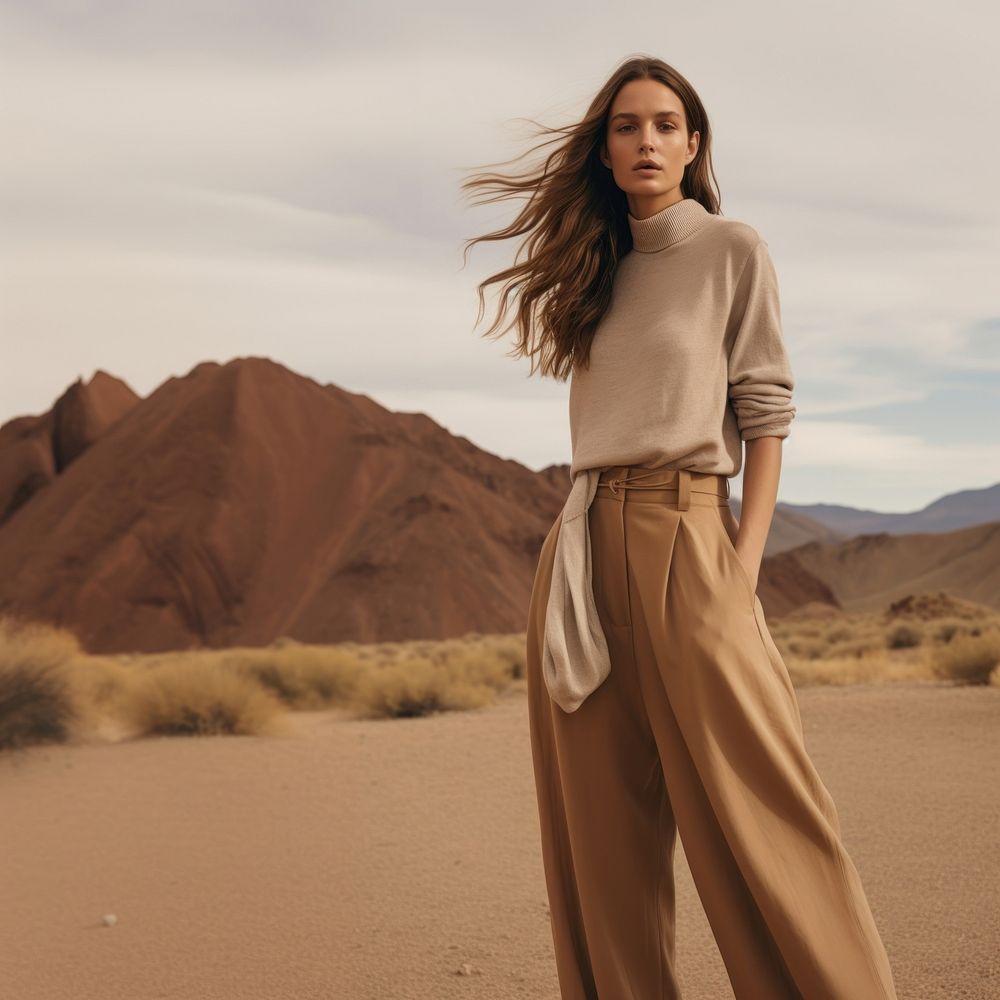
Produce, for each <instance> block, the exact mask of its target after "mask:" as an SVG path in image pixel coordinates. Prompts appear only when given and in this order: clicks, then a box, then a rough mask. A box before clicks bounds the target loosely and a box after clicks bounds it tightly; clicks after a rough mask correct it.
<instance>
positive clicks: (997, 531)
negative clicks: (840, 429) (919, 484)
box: [0, 357, 1000, 652]
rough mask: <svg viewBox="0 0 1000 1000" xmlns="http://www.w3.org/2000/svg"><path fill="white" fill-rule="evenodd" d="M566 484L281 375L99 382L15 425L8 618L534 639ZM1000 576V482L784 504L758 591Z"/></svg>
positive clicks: (177, 639)
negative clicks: (909, 501) (138, 386)
mask: <svg viewBox="0 0 1000 1000" xmlns="http://www.w3.org/2000/svg"><path fill="white" fill-rule="evenodd" d="M569 485H570V483H569V467H568V465H553V466H549V467H548V468H546V469H542V470H541V471H540V472H534V471H532V470H531V469H529V468H527V467H525V466H523V465H521V464H520V463H518V462H515V461H511V460H507V459H501V458H498V457H496V456H495V455H492V454H490V453H489V452H487V451H484V450H483V449H481V448H478V447H476V445H474V444H473V443H472V442H471V441H469V440H468V439H467V438H464V437H460V436H456V435H453V434H451V433H449V432H448V431H446V430H445V429H444V428H442V427H441V426H440V425H438V424H437V423H435V422H434V421H433V420H431V419H430V418H429V417H428V416H426V415H425V414H422V413H397V412H393V411H391V410H388V409H386V408H385V407H383V406H380V405H379V404H378V403H376V402H375V401H374V400H372V399H370V398H369V397H368V396H365V395H363V394H359V393H351V392H347V391H345V390H343V389H341V388H339V387H337V386H335V385H333V384H327V385H321V384H319V383H318V382H316V381H314V380H313V379H310V378H307V377H304V376H302V375H299V374H297V373H295V372H292V371H290V370H289V369H287V368H285V367H283V366H282V365H280V364H277V363H275V362H273V361H271V360H269V359H267V358H258V357H248V358H238V359H234V360H232V361H230V362H228V363H226V364H218V363H215V362H204V363H202V364H199V365H197V366H195V367H194V368H193V369H192V370H191V371H190V372H189V373H188V374H187V375H185V376H183V377H180V378H170V379H168V380H167V381H165V382H164V383H163V384H162V385H160V386H159V387H158V388H157V389H156V390H155V391H154V392H153V393H151V394H150V395H149V396H148V397H146V398H142V397H140V396H138V395H137V394H136V393H135V392H133V391H132V390H131V389H130V388H129V387H128V386H127V385H126V384H125V383H124V382H123V381H122V380H120V379H118V378H116V377H114V376H113V375H110V374H108V373H106V372H104V371H97V372H96V373H95V374H94V375H93V377H92V378H91V379H90V381H89V382H84V381H83V380H82V379H78V380H77V381H76V382H74V383H73V384H72V385H71V386H69V388H67V389H66V391H65V392H64V393H63V394H62V396H60V397H59V399H58V400H56V402H55V403H54V405H53V406H52V408H51V409H50V410H49V411H47V412H46V413H44V414H41V415H39V416H23V417H17V418H14V419H12V420H9V421H8V422H7V423H5V424H4V425H3V426H2V427H0V613H8V614H14V615H18V616H23V617H27V618H35V619H41V620H44V621H49V622H53V623H55V624H60V625H64V626H66V627H69V628H71V629H72V630H73V631H74V632H75V633H76V634H77V635H78V636H79V638H80V641H81V643H82V644H83V646H84V647H85V648H86V649H88V650H90V651H92V652H118V651H129V650H135V651H157V650H167V649H185V648H192V647H198V646H208V647H221V646H230V645H263V644H267V643H270V642H272V641H273V640H274V639H275V638H277V637H279V636H291V637H294V638H296V639H299V640H301V641H303V642H335V641H340V640H348V639H349V640H354V641H358V642H370V641H382V640H396V639H418V638H442V637H447V636H455V635H462V634H464V633H466V632H470V631H475V632H513V631H521V630H523V629H524V626H525V617H526V613H527V604H528V597H529V594H530V591H531V584H532V579H533V576H534V569H535V565H536V562H537V558H538V552H539V549H540V547H541V544H542V541H543V540H544V538H545V535H546V533H547V532H548V530H549V528H550V527H551V525H552V522H553V520H554V519H555V517H556V516H557V515H558V513H559V511H560V510H561V508H562V505H563V502H564V500H565V498H566V494H567V492H568V490H569ZM734 507H735V508H736V510H737V512H738V502H734ZM872 532H878V534H875V535H872V534H871V533H872ZM904 532H905V533H904ZM890 536H891V537H890ZM997 567H1000V484H998V485H995V486H992V487H989V488H988V489H983V490H972V491H964V492H962V493H956V494H952V495H949V496H946V497H943V498H942V499H940V500H938V501H935V502H934V503H933V504H930V505H928V506H927V507H926V508H924V509H923V510H921V511H915V512H912V513H906V514H878V513H875V512H869V511H860V510H853V509H851V508H846V507H837V506H832V505H823V504H815V505H794V504H785V503H779V504H778V505H777V508H776V511H775V515H774V521H773V524H772V531H771V537H770V538H769V541H768V548H767V558H765V560H764V564H763V566H762V569H761V575H760V586H759V590H758V593H759V594H760V596H761V601H762V602H763V603H764V605H765V607H766V609H767V612H768V614H781V613H785V612H787V611H790V610H794V609H796V608H800V607H802V606H803V605H806V604H812V603H815V602H819V603H821V604H826V605H833V606H834V607H836V606H844V607H858V608H861V607H872V608H875V607H878V608H881V607H883V606H884V605H885V603H886V602H887V601H890V600H895V599H899V598H901V597H904V596H906V595H908V594H911V593H913V592H915V591H916V592H923V591H924V590H927V589H933V590H935V591H937V590H943V591H946V592H948V593H950V594H953V595H954V596H955V597H960V598H965V599H967V600H971V601H978V602H980V603H983V604H987V605H990V606H991V607H1000V570H998V568H997Z"/></svg>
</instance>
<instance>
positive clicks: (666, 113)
mask: <svg viewBox="0 0 1000 1000" xmlns="http://www.w3.org/2000/svg"><path fill="white" fill-rule="evenodd" d="M671 115H672V116H673V117H674V118H679V117H680V112H678V111H657V112H656V114H655V115H653V117H654V118H666V117H669V116H671ZM638 117H639V116H638V115H637V114H635V113H634V112H632V111H619V112H618V114H616V115H612V116H611V120H612V121H614V120H615V119H616V118H638Z"/></svg>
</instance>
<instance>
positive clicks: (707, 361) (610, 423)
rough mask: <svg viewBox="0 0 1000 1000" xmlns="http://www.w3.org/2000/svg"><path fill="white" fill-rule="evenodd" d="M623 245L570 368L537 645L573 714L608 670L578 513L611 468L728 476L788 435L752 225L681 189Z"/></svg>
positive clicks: (765, 264) (769, 281)
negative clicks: (563, 491) (560, 502)
mask: <svg viewBox="0 0 1000 1000" xmlns="http://www.w3.org/2000/svg"><path fill="white" fill-rule="evenodd" d="M628 224H629V228H630V230H631V232H632V243H633V247H632V250H631V252H629V253H628V254H626V255H625V256H624V257H623V258H622V259H621V261H619V264H618V269H617V271H616V273H615V276H614V285H613V288H612V294H611V302H610V305H609V307H608V310H607V312H606V313H605V315H604V316H603V317H602V319H601V322H600V324H599V325H598V327H597V331H596V333H595V336H594V341H593V345H592V347H591V355H590V367H589V369H585V368H580V369H578V370H574V372H573V374H572V381H571V386H570V401H569V416H570V435H571V439H572V447H573V458H572V463H571V465H570V477H571V481H572V486H571V489H570V493H569V496H568V497H567V500H566V504H565V506H564V508H563V511H562V514H561V515H560V516H561V518H562V523H561V525H560V531H559V536H558V538H557V540H556V551H555V554H554V564H553V568H552V585H551V590H550V592H549V597H548V605H547V609H546V620H545V639H544V644H543V656H542V663H543V675H544V677H545V682H546V685H547V686H548V689H549V693H550V695H551V696H552V698H553V699H554V700H555V701H556V702H557V703H558V704H559V705H560V706H561V707H562V708H563V709H564V710H565V711H567V712H573V711H575V710H576V709H577V708H579V706H580V705H581V704H582V703H583V701H584V699H585V698H586V697H587V695H588V694H589V693H590V692H591V691H593V690H594V689H596V688H597V687H598V686H599V685H600V684H601V683H602V682H603V681H604V679H605V678H606V677H607V676H608V673H609V672H610V669H611V664H610V660H609V656H608V647H607V642H606V640H605V636H604V633H603V629H602V627H601V623H600V619H599V618H598V614H597V608H596V605H595V603H594V595H593V587H592V577H591V572H592V567H591V550H590V532H589V527H588V517H587V512H588V510H589V508H590V503H591V501H592V500H593V498H594V494H595V493H596V491H597V480H598V477H599V474H600V470H601V469H602V468H603V467H605V466H609V465H631V466H641V467H645V468H652V467H654V466H660V465H667V466H669V467H670V468H677V469H690V470H692V471H697V472H712V473H720V474H722V475H725V476H735V475H737V474H738V473H739V471H740V467H741V463H742V456H743V445H742V442H743V441H747V440H750V439H751V438H758V437H765V436H769V437H779V438H784V437H787V436H788V434H789V430H790V424H791V421H792V418H793V417H794V416H795V407H794V406H793V405H792V402H791V399H792V389H793V387H794V382H793V379H792V371H791V367H790V365H789V361H788V357H787V355H786V353H785V347H784V343H783V339H782V330H781V311H780V305H779V299H778V282H777V277H776V275H775V271H774V265H773V264H772V262H771V258H770V255H769V254H768V248H767V243H766V242H765V241H764V240H763V239H761V237H760V235H759V234H758V233H757V231H756V230H755V229H753V227H751V226H749V225H747V224H746V223H743V222H738V221H735V220H731V219H726V218H723V217H722V216H720V215H713V214H711V213H709V212H708V211H707V210H706V209H705V208H704V206H703V205H702V204H701V203H700V202H698V201H695V199H693V198H685V199H683V200H682V201H679V202H675V203H674V204H672V205H669V206H667V208H664V209H662V210H661V211H659V212H657V213H656V214H655V215H651V216H649V217H648V218H646V219H636V218H635V217H634V216H633V215H631V213H630V214H629V216H628Z"/></svg>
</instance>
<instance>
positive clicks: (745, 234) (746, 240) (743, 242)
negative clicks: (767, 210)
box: [712, 215, 764, 256]
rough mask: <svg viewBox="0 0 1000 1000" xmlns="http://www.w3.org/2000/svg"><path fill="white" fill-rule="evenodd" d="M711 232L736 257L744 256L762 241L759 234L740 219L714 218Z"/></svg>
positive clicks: (719, 216) (720, 216) (722, 216)
mask: <svg viewBox="0 0 1000 1000" xmlns="http://www.w3.org/2000/svg"><path fill="white" fill-rule="evenodd" d="M712 231H713V232H714V234H715V237H716V239H717V240H718V241H719V242H720V243H721V244H723V245H724V246H726V247H728V248H729V249H730V250H731V251H732V252H733V253H734V254H737V255H738V254H743V256H746V255H747V254H749V253H750V251H751V250H753V249H754V247H756V246H757V245H758V244H759V243H761V242H762V241H764V237H763V236H762V235H761V233H760V232H759V231H758V230H757V228H756V227H754V226H752V225H750V223H749V222H744V221H743V220H742V219H730V218H729V217H728V216H725V215H717V216H715V224H714V225H713V226H712Z"/></svg>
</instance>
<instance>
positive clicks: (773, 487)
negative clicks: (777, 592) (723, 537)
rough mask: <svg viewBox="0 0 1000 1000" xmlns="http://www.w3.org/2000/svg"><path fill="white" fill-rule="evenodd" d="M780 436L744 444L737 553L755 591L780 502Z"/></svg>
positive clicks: (756, 439)
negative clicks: (744, 454)
mask: <svg viewBox="0 0 1000 1000" xmlns="http://www.w3.org/2000/svg"><path fill="white" fill-rule="evenodd" d="M782 441H783V438H780V437H758V438H753V439H752V440H750V441H747V442H745V445H746V466H745V469H744V472H743V495H742V497H741V498H740V530H739V533H738V534H737V536H736V554H737V555H738V556H739V557H740V559H742V560H743V565H744V566H745V567H746V570H747V573H749V574H750V580H751V581H752V582H753V585H754V589H755V590H756V589H757V576H758V574H759V573H760V564H761V561H762V559H763V558H764V545H765V544H766V543H767V534H768V532H769V531H770V530H771V518H772V517H773V516H774V505H775V502H776V501H777V499H778V480H779V478H780V477H781V442H782Z"/></svg>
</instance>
